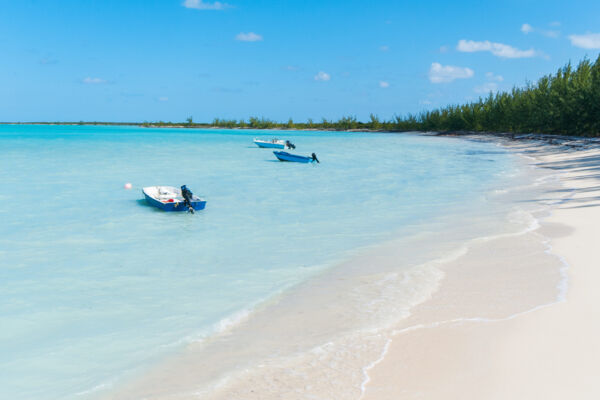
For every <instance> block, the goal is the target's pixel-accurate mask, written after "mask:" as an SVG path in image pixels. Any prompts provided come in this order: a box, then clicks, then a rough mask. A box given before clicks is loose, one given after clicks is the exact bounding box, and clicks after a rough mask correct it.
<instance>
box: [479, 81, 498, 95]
mask: <svg viewBox="0 0 600 400" xmlns="http://www.w3.org/2000/svg"><path fill="white" fill-rule="evenodd" d="M474 90H475V93H479V94H488V93H489V92H496V91H498V84H497V83H496V82H487V83H484V84H483V85H481V86H476V87H475V89H474Z"/></svg>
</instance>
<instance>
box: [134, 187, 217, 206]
mask: <svg viewBox="0 0 600 400" xmlns="http://www.w3.org/2000/svg"><path fill="white" fill-rule="evenodd" d="M142 192H143V193H144V196H145V197H146V201H147V202H148V204H150V205H153V206H154V207H157V208H160V209H161V210H163V211H189V212H192V213H193V212H194V210H204V207H206V200H204V199H202V198H200V197H198V196H196V195H195V194H193V193H192V192H191V191H190V190H189V189H188V188H187V187H186V186H185V185H183V186H182V187H181V189H178V188H176V187H173V186H148V187H145V188H143V189H142Z"/></svg>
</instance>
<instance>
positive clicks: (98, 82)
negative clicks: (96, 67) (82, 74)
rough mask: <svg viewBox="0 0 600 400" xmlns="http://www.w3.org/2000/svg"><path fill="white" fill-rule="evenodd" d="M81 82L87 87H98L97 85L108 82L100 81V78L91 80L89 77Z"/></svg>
mask: <svg viewBox="0 0 600 400" xmlns="http://www.w3.org/2000/svg"><path fill="white" fill-rule="evenodd" d="M82 82H83V83H86V84H89V85H99V84H102V83H108V81H107V80H105V79H101V78H91V77H89V76H88V77H87V78H84V79H83V80H82Z"/></svg>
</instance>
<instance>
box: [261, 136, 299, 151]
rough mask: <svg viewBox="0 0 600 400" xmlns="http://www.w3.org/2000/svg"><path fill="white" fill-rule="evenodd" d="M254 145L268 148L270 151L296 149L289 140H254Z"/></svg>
mask: <svg viewBox="0 0 600 400" xmlns="http://www.w3.org/2000/svg"><path fill="white" fill-rule="evenodd" d="M254 144H255V145H257V146H258V147H263V148H268V149H295V148H296V146H294V144H293V143H292V142H290V141H289V140H282V139H271V140H262V139H256V138H255V139H254Z"/></svg>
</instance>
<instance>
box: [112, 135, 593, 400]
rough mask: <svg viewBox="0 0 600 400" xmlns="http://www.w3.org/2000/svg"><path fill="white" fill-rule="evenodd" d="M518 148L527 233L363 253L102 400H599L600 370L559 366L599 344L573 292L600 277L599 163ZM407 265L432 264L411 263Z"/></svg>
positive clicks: (569, 153)
mask: <svg viewBox="0 0 600 400" xmlns="http://www.w3.org/2000/svg"><path fill="white" fill-rule="evenodd" d="M486 140H489V139H486ZM494 140H497V139H494ZM511 146H512V148H513V150H514V151H515V152H518V153H522V154H524V155H527V156H529V157H533V158H531V161H530V162H528V164H530V165H532V164H533V165H536V168H537V170H538V171H543V172H544V173H543V174H541V175H539V176H540V179H539V182H538V181H537V180H536V181H535V182H536V183H535V185H538V183H539V185H540V186H539V187H538V188H536V189H535V190H536V191H535V193H536V195H535V196H533V194H534V192H530V191H528V189H527V188H525V189H527V190H525V189H523V190H525V191H524V192H523V194H521V196H524V197H515V198H514V199H513V200H512V201H514V202H516V203H518V202H523V205H524V206H523V207H526V208H527V210H528V211H527V212H526V213H525V214H526V215H527V216H530V218H531V221H530V222H528V220H527V219H525V220H519V223H518V224H513V225H510V226H511V228H510V229H508V228H507V230H505V231H502V232H497V234H493V235H491V236H486V235H483V236H482V234H481V233H479V234H475V235H474V236H470V235H472V234H473V232H485V230H484V229H483V228H482V227H484V226H485V225H486V223H488V222H489V221H486V220H485V217H482V221H480V222H481V225H482V226H479V227H475V228H473V227H470V226H468V225H469V224H466V225H467V226H466V227H463V226H462V225H461V222H460V221H456V222H455V224H456V227H457V228H456V229H455V230H454V231H453V232H452V234H453V235H455V236H456V238H455V240H453V241H452V240H450V241H448V247H447V248H443V249H437V251H438V253H430V251H431V250H432V249H430V248H429V247H426V245H425V247H419V246H424V245H423V244H422V243H421V242H419V241H418V240H417V238H415V241H414V242H398V243H395V242H393V241H392V242H390V243H387V244H384V245H382V246H379V247H377V248H375V249H372V250H370V251H366V252H364V253H362V254H360V255H359V256H357V257H354V258H353V259H352V260H348V261H347V262H345V263H343V264H342V265H341V266H340V267H339V268H334V269H333V270H331V271H328V272H326V273H325V274H324V275H322V276H319V277H318V278H317V279H314V280H311V281H309V282H307V283H305V284H302V285H300V286H299V287H297V288H294V289H293V290H292V291H291V292H290V293H286V295H285V296H283V297H282V298H280V299H277V300H276V301H274V302H273V303H271V304H267V305H265V307H263V309H262V310H259V311H258V312H256V313H254V314H253V315H252V317H251V318H250V319H249V320H248V321H245V322H244V323H243V324H242V327H241V329H237V328H235V329H233V330H231V331H230V332H226V333H225V334H223V335H220V336H218V337H216V338H213V339H212V340H211V341H209V342H202V343H196V344H191V345H190V346H188V347H187V348H186V349H185V351H183V352H182V353H181V354H179V355H177V356H175V357H173V358H171V359H169V360H167V362H165V363H162V364H160V365H159V366H156V367H155V368H152V369H151V370H150V371H148V372H147V373H145V374H143V376H142V377H140V378H139V379H135V380H134V381H132V382H129V383H128V384H127V385H125V386H123V387H120V388H119V389H118V390H116V391H114V392H112V393H110V394H109V395H108V396H104V397H102V398H108V399H115V400H116V399H138V398H140V399H141V398H144V399H195V398H203V399H232V398H236V399H280V398H285V399H307V398H319V399H333V398H336V399H338V398H339V399H398V398H403V399H404V398H406V399H411V398H419V399H422V398H426V399H427V398H430V399H448V398H457V399H459V398H460V399H481V398H486V399H487V398H498V399H504V398H524V399H525V398H528V399H530V398H532V397H537V396H536V395H537V394H539V393H542V392H544V390H546V389H547V393H548V395H547V396H544V398H553V397H552V396H551V395H555V396H558V395H559V393H561V389H564V392H569V393H571V394H573V393H581V394H582V395H580V396H578V398H596V396H592V395H590V396H589V397H585V396H583V395H584V394H586V393H588V392H589V391H587V392H586V390H587V389H588V388H590V387H591V386H589V385H591V384H592V379H593V378H594V377H595V376H597V375H598V372H599V371H598V368H597V367H594V365H592V364H590V365H586V366H585V367H582V368H576V367H575V366H573V365H570V364H569V363H565V364H564V365H562V364H560V363H559V362H558V361H557V360H558V359H560V360H562V359H565V360H569V359H570V361H571V364H577V365H578V366H580V367H581V364H583V363H579V361H581V360H580V356H581V353H579V351H578V350H575V349H573V350H572V351H571V350H569V348H570V347H569V346H568V345H565V343H576V344H577V345H578V346H583V347H585V348H586V349H587V348H589V347H591V346H593V343H594V342H593V340H592V338H593V336H591V335H594V334H596V333H598V329H596V328H597V325H598V324H595V325H594V326H590V327H588V326H586V324H587V323H588V322H586V321H585V320H584V319H585V318H586V314H585V313H587V312H588V311H589V312H590V314H588V316H589V319H590V321H593V320H594V319H593V315H594V310H593V301H588V300H586V297H585V296H589V295H588V294H585V293H583V291H581V292H579V296H575V295H574V294H573V292H574V291H575V293H577V290H582V289H579V287H580V285H578V280H577V279H574V276H576V275H574V273H582V272H579V271H581V270H580V269H579V268H580V267H579V266H580V265H582V266H585V265H586V264H587V265H588V269H585V270H584V272H583V275H582V276H583V277H584V278H583V279H584V282H586V283H587V284H588V285H589V286H591V285H593V282H594V279H595V277H596V275H600V274H598V273H596V272H595V271H593V266H590V265H592V264H594V260H593V257H592V256H591V253H590V249H591V248H592V247H591V246H590V245H589V243H591V242H592V241H593V238H594V237H597V233H598V230H597V229H596V230H595V231H593V229H595V228H594V226H593V224H594V221H597V219H594V218H596V217H598V216H600V214H597V213H598V212H599V211H596V209H595V208H594V207H590V206H591V205H593V204H596V203H598V204H600V196H597V195H598V193H595V190H597V189H598V188H599V187H598V186H597V183H596V181H594V180H588V179H583V177H582V176H581V174H585V173H588V174H590V175H596V174H595V173H594V172H593V171H594V168H598V169H599V170H600V167H596V166H597V165H600V152H599V151H597V150H573V149H570V150H568V149H567V148H565V147H558V146H549V145H548V144H546V143H541V142H527V143H523V142H517V143H514V142H513V143H512V144H511ZM581 165H584V167H583V168H580V169H583V171H577V169H578V167H581ZM539 167H541V169H540V168H539ZM523 168H528V166H527V165H524V166H523ZM599 176H600V175H599ZM548 177H551V178H553V179H551V180H550V181H548V179H546V178H548ZM597 178H598V176H593V178H590V179H597ZM530 183H531V182H530ZM515 190H517V191H518V189H515ZM532 196H533V197H535V198H533V197H532ZM530 197H531V198H530ZM572 207H579V208H572ZM494 218H495V217H494ZM493 220H494V219H493V218H491V219H490V221H493ZM539 221H541V225H540V224H539V223H538V222H539ZM586 224H587V225H589V226H585V225H586ZM470 229H471V230H472V231H471V230H470ZM478 229H479V230H478ZM432 231H435V227H434V228H432ZM463 231H464V232H463ZM467 232H468V233H467ZM491 232H496V231H495V230H492V231H491ZM445 234H447V232H446V233H445ZM594 234H596V236H594ZM440 235H442V233H440ZM440 239H442V237H440ZM444 240H447V238H444ZM435 241H436V239H435V236H433V235H431V236H428V237H427V241H426V243H427V242H435ZM442 241H443V240H442ZM586 243H587V244H586ZM453 245H454V247H453ZM409 253H410V254H413V255H418V254H421V253H422V254H423V255H424V258H423V259H421V258H419V257H415V258H414V259H412V260H407V259H405V256H406V254H409ZM425 255H426V257H425ZM400 259H402V261H403V263H406V264H407V267H406V268H405V269H402V270H398V262H397V260H400ZM426 260H429V261H427V262H426ZM432 260H433V261H432ZM423 263H424V264H423ZM567 263H568V265H569V266H570V268H571V269H569V270H568V273H567ZM366 267H367V268H368V269H369V272H368V273H365V268H366ZM567 275H568V276H567ZM580 279H581V278H580ZM567 280H568V281H569V285H570V286H569V290H568V292H567V291H566V288H567V284H566V283H567ZM571 285H572V286H571ZM415 287H418V288H419V290H415V289H414V288H415ZM587 290H590V289H589V288H588V289H587ZM581 297H583V298H581ZM589 298H592V297H589ZM574 299H575V300H576V299H579V300H578V301H577V302H575V303H574ZM323 305H325V306H323ZM400 305H401V306H400ZM572 309H574V310H576V311H577V312H579V314H578V313H577V312H573V311H572ZM307 310H311V311H310V313H308V314H310V315H307V312H306V311H307ZM561 310H562V311H561ZM572 314H575V315H580V317H577V318H575V317H572ZM573 318H575V320H574V321H571V319H573ZM273 321H277V323H273ZM571 323H572V324H573V325H574V326H578V325H579V326H584V327H586V328H588V331H589V332H590V336H589V340H588V339H586V340H585V341H583V340H578V339H577V335H578V334H579V333H580V332H579V329H576V330H575V331H573V330H572V329H571V328H570V327H569V326H567V325H569V324H571ZM541 337H543V338H544V339H543V340H541V339H540V338H541ZM599 351H600V350H599ZM581 357H582V356H581ZM257 360H258V361H257ZM582 369H583V370H584V371H581V370H582ZM231 371H237V372H236V373H235V374H233V375H232V374H231V373H230V372H231ZM532 371H535V373H533V372H532ZM573 371H578V372H577V373H578V374H581V376H584V378H582V379H585V377H587V378H589V382H586V383H582V385H581V386H579V389H582V390H580V391H579V392H577V391H575V389H576V387H575V386H573V385H571V384H566V383H565V382H569V381H568V378H567V377H569V376H571V377H573V376H574V375H573ZM586 373H587V375H586ZM563 375H564V376H563ZM559 376H561V377H562V378H561V379H559ZM548 379H551V380H552V383H553V384H554V385H550V384H548V382H546V381H547V380H548ZM207 382H212V383H211V385H210V386H206V383H207ZM561 385H563V386H561ZM555 386H557V387H555ZM544 393H545V394H546V392H544ZM590 393H591V392H590Z"/></svg>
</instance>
